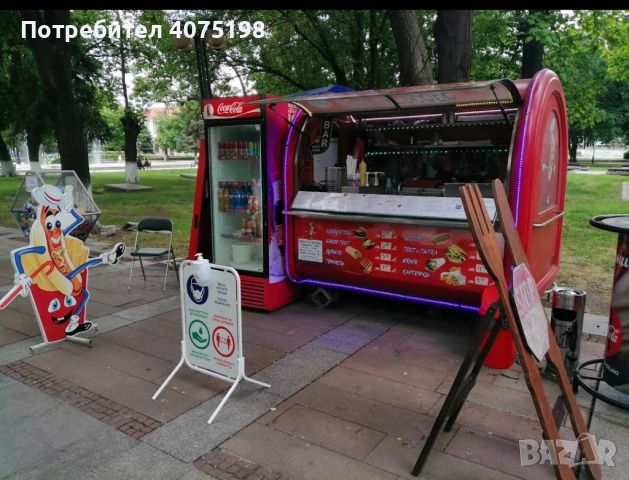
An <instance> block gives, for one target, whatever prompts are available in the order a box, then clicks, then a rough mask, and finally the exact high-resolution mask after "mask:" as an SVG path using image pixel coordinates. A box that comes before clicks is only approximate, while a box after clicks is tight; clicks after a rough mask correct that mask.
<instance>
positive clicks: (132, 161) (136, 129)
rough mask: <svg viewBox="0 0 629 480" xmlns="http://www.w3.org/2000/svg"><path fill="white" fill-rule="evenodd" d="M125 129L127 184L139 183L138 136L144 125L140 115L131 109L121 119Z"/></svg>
mask: <svg viewBox="0 0 629 480" xmlns="http://www.w3.org/2000/svg"><path fill="white" fill-rule="evenodd" d="M120 121H121V122H122V128H123V129H124V160H125V172H126V177H127V178H126V182H128V183H137V182H138V167H137V162H138V135H139V134H140V130H141V128H142V123H141V121H140V118H139V117H138V115H137V114H136V113H135V112H133V111H132V110H131V109H130V108H126V109H125V112H124V117H121V118H120Z"/></svg>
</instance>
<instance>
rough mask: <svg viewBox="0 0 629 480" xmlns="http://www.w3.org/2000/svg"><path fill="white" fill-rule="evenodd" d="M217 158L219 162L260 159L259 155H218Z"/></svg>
mask: <svg viewBox="0 0 629 480" xmlns="http://www.w3.org/2000/svg"><path fill="white" fill-rule="evenodd" d="M218 159H219V160H220V161H221V162H230V161H232V160H234V161H237V160H249V161H258V160H260V157H229V158H227V157H218Z"/></svg>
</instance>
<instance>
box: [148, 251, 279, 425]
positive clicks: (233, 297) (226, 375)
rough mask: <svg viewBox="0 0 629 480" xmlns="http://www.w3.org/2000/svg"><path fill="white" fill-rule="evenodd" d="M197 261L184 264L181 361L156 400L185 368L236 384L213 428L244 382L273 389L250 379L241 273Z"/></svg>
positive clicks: (182, 273)
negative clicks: (242, 308) (247, 363)
mask: <svg viewBox="0 0 629 480" xmlns="http://www.w3.org/2000/svg"><path fill="white" fill-rule="evenodd" d="M196 256H197V259H196V260H195V261H190V260H184V261H183V262H182V263H181V265H180V266H179V271H180V273H179V278H181V279H182V282H181V283H180V294H181V327H182V342H181V359H180V360H179V363H178V364H177V366H176V367H175V368H174V369H173V371H172V372H170V374H169V375H168V377H166V380H164V383H162V385H161V386H160V387H159V388H158V389H157V391H156V392H155V394H154V395H153V397H151V398H152V399H153V400H155V399H157V397H158V396H159V394H160V393H161V392H162V391H163V390H164V388H166V385H168V383H169V382H170V381H171V380H172V379H173V377H174V376H175V374H176V373H177V371H179V369H180V368H181V366H182V365H183V364H184V363H185V364H186V365H187V366H188V367H189V368H191V369H192V370H194V371H196V372H200V373H203V374H205V375H208V376H211V377H214V378H219V379H221V380H224V381H226V382H229V383H231V384H232V386H231V388H230V389H229V390H228V391H227V393H226V394H225V396H224V397H223V399H222V400H221V402H220V403H219V404H218V406H217V407H216V409H215V410H214V413H212V416H211V417H210V419H209V420H208V423H212V421H213V420H214V418H215V417H216V415H217V414H218V412H219V411H220V410H221V408H223V405H225V402H226V401H227V399H228V398H229V397H230V396H231V394H232V393H233V392H234V390H235V389H236V386H237V385H238V384H239V383H240V382H241V381H242V380H246V381H248V382H250V383H253V384H255V385H259V386H261V387H265V388H269V387H270V385H269V384H268V383H264V382H260V381H259V380H255V379H253V378H249V377H247V375H246V374H245V357H244V356H243V354H242V311H241V306H240V276H239V275H238V272H237V271H236V270H234V269H233V268H231V267H226V266H222V265H215V264H210V262H208V261H207V260H205V259H204V258H203V255H201V254H197V255H196ZM210 345H211V348H210Z"/></svg>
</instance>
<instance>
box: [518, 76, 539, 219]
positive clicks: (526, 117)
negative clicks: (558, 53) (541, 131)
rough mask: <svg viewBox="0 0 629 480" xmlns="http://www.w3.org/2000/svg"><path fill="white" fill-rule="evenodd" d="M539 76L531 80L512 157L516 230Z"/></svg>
mask: <svg viewBox="0 0 629 480" xmlns="http://www.w3.org/2000/svg"><path fill="white" fill-rule="evenodd" d="M538 78H539V75H535V77H534V78H533V84H532V85H531V87H530V92H531V93H530V95H529V97H528V98H527V102H528V104H527V105H526V113H525V114H524V125H523V126H522V141H521V142H520V144H519V145H518V149H519V151H518V152H517V153H516V154H515V155H514V156H517V157H518V170H517V173H516V177H515V226H516V228H517V226H518V224H519V221H520V190H521V188H522V168H523V166H524V145H525V144H526V136H527V135H526V134H527V127H528V123H529V111H530V110H531V104H532V103H533V102H532V99H533V93H534V91H535V87H536V86H537V81H538V80H537V79H538Z"/></svg>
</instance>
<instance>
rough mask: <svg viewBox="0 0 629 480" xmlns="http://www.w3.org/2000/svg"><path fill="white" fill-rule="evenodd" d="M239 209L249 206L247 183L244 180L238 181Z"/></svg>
mask: <svg viewBox="0 0 629 480" xmlns="http://www.w3.org/2000/svg"><path fill="white" fill-rule="evenodd" d="M237 208H238V209H239V210H245V209H246V208H247V194H246V193H245V185H244V183H243V182H238V207H237Z"/></svg>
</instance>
